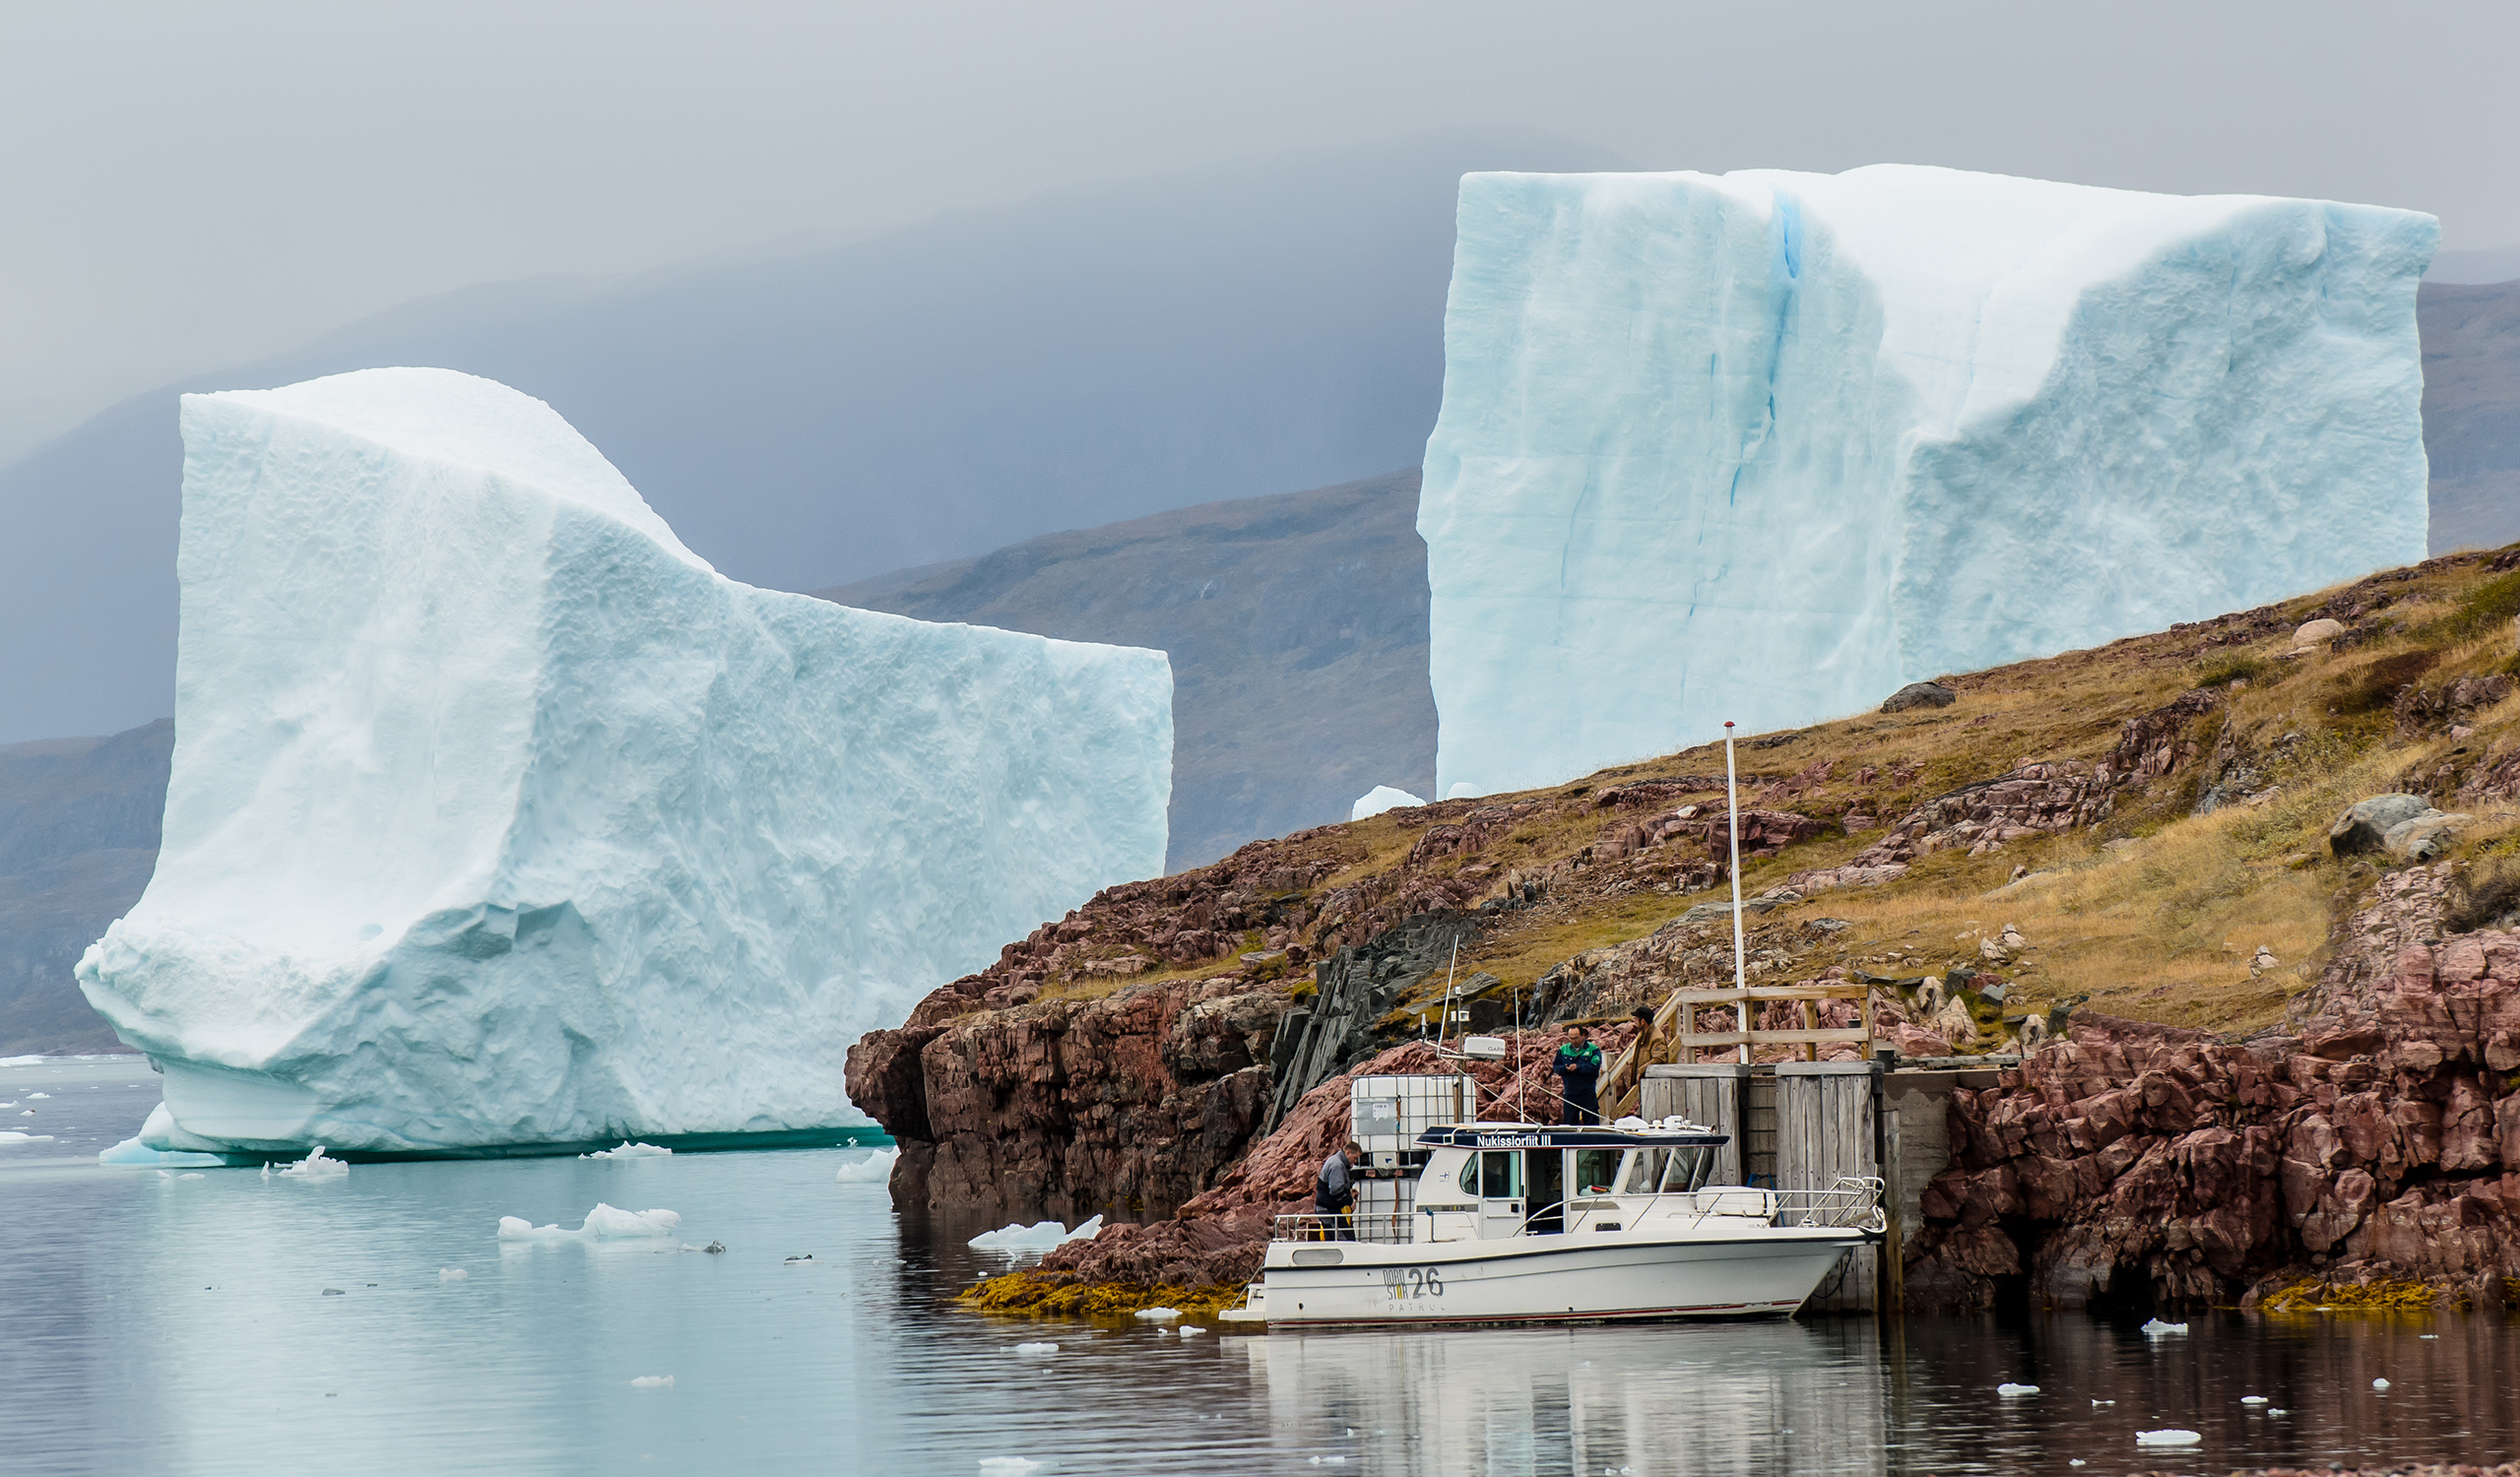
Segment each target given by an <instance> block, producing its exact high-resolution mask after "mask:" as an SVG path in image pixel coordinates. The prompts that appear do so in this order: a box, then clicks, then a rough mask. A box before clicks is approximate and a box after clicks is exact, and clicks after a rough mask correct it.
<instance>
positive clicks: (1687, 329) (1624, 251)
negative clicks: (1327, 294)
mask: <svg viewBox="0 0 2520 1477" xmlns="http://www.w3.org/2000/svg"><path fill="white" fill-rule="evenodd" d="M2436 234H2437V231H2436V227H2435V225H2434V223H2433V221H2432V219H2431V218H2430V217H2428V216H2421V215H2416V214H2413V213H2410V212H2405V211H2392V210H2379V209H2373V208H2369V207H2362V206H2347V205H2336V204H2330V203H2326V202H2320V201H2301V200H2274V199H2266V198H2262V197H2256V196H2215V197H2203V198H2181V197H2174V196H2165V195H2145V194H2136V193H2132V192H2128V191H2122V190H2100V189H2090V188H2086V187H2082V186H2077V185H2063V184H2051V183H2047V182H2044V181H2040V180H2029V179H2012V178H2005V177H2001V176H1996V175H1986V174H1971V173H1966V172H1963V171H1959V170H1952V169H1933V168H1916V167H1908V166H1897V165H1883V166H1877V167H1873V168H1866V169H1856V170H1852V171H1850V172H1848V173H1845V174H1839V175H1821V174H1801V173H1793V172H1788V171H1783V170H1747V171H1742V172H1737V173H1733V174H1726V175H1721V176H1714V175H1706V174H1697V173H1685V172H1684V173H1672V174H1583V175H1549V174H1472V175H1469V176H1467V177H1466V178H1464V179H1463V180H1462V182H1461V195H1460V211H1459V237H1458V243H1457V246H1456V248H1455V251H1454V269H1453V286H1452V296H1451V299H1450V302H1449V306H1448V308H1447V312H1446V318H1445V375H1444V405H1443V411H1442V414H1441V416H1440V417H1439V418H1438V420H1437V423H1436V428H1435V433H1434V435H1433V437H1432V438H1431V439H1430V440H1429V441H1428V443H1427V453H1426V478H1425V483H1424V493H1423V495H1422V497H1421V500H1420V503H1419V511H1418V531H1419V532H1420V533H1421V534H1422V535H1424V536H1425V538H1426V542H1427V555H1428V559H1427V575H1428V580H1429V584H1430V590H1431V595H1432V602H1433V603H1432V606H1431V613H1430V638H1431V643H1432V644H1431V658H1430V661H1431V668H1432V676H1433V680H1434V686H1435V698H1436V706H1437V708H1438V710H1439V712H1440V714H1441V716H1442V727H1441V733H1440V738H1439V740H1438V753H1437V763H1436V769H1437V786H1438V789H1437V793H1438V794H1440V795H1443V796H1446V797H1452V796H1454V795H1456V794H1473V795H1476V794H1488V793H1492V792H1495V791H1499V790H1508V789H1516V788H1521V787H1529V786H1539V785H1548V784H1555V783H1558V782H1560V781H1563V780H1566V779H1570V778H1573V777H1575V776H1577V775H1581V774H1584V773H1588V772H1590V771H1592V770H1594V769H1597V768H1599V767H1601V766H1603V765H1607V764H1614V763H1621V762H1625V761H1627V760H1631V759H1636V758H1640V757H1644V756H1646V755H1649V754H1656V753H1664V752H1668V751H1669V750H1671V749H1673V748H1676V747H1679V746H1682V745H1683V744H1685V743H1690V742H1696V741H1700V740H1702V739H1705V738H1711V737H1712V736H1713V735H1714V733H1715V732H1716V725H1717V724H1719V723H1720V722H1722V721H1723V720H1725V719H1732V720H1736V721H1738V722H1739V723H1740V724H1741V725H1742V729H1743V732H1745V733H1758V732H1761V731H1763V730H1767V729H1773V728H1782V727H1792V726H1797V725H1801V724H1806V723H1811V722H1816V721H1818V720H1821V719H1826V718H1831V717H1836V716H1840V715H1842V714H1846V713H1850V712H1855V711H1858V710H1861V709H1864V708H1868V707H1870V706H1872V705H1874V704H1876V703H1879V702H1880V701H1881V700H1882V699H1883V698H1884V697H1886V696H1888V695H1889V694H1890V693H1891V692H1892V691H1894V690H1895V689H1897V688H1898V687H1899V686H1900V685H1902V684H1903V683H1905V682H1907V681H1910V680H1914V679H1917V678H1922V677H1931V676H1934V675H1936V674H1941V673H1946V672H1965V671H1971V670H1974V669H1977V668H1982V667H1986V666H1991V665H1994V664H1997V663H2001V662H2007V661H2013V660H2018V659H2021V658H2026V657H2033V656H2043V655H2048V654H2051V653H2054V652H2057V651H2062V650H2066V649H2069V648H2071V647H2075V646H2080V645H2087V644H2096V643H2099V642H2101V641H2106V640H2109V639H2113V638H2115V637H2118V636H2122V635H2129V634H2133V633H2136V632H2140V631H2147V630H2155V629H2159V628H2160V627H2162V626H2165V625H2167V624H2169V623H2171V622H2173V621H2178V620H2186V619H2193V618H2196V617H2198V616H2202V615H2207V614H2212V613H2217V612H2220V611H2224V610H2237V609H2244V608H2246V607H2249V606H2252V605H2258V604H2262V603H2265V602H2267V601H2271V600H2275V599H2280V598H2282V597H2285V596H2290V595H2294V594H2298V593H2300V592H2302V591H2304V590H2310V589H2315V588H2317V587H2319V586H2320V585H2323V584H2327V583H2330V582H2332V581H2335V580H2339V579H2343V578H2347V577H2350V576H2353V575H2358V574H2361V573H2364V572H2366V571H2368V570H2371V569H2374V568H2379V567H2383V566H2385V565H2388V564H2393V563H2400V562H2409V561H2413V560H2416V559H2421V558H2422V557H2423V548H2424V526H2425V516H2426V514H2425V503H2424V482H2425V465H2424V456H2423V424H2422V420H2421V417H2420V401H2421V397H2422V393H2423V374H2422V369H2421V359H2420V353H2419V350H2418V346H2417V341H2416V327H2415V289H2416V283H2417V279H2418V278H2419V277H2420V276H2421V275H2422V274H2423V268H2424V266H2425V264H2426V263H2427V262H2428V261H2429V259H2430V256H2431V251H2432V244H2433V241H2434V239H2435V236H2436Z"/></svg>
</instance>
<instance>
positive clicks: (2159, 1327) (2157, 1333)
mask: <svg viewBox="0 0 2520 1477" xmlns="http://www.w3.org/2000/svg"><path fill="white" fill-rule="evenodd" d="M2143 1331H2144V1332H2145V1333H2147V1334H2150V1335H2151V1336H2152V1337H2154V1338H2160V1337H2161V1336H2162V1335H2163V1334H2165V1333H2185V1332H2186V1331H2187V1325H2186V1324H2185V1323H2165V1322H2163V1321H2162V1320H2161V1319H2160V1318H2152V1319H2149V1320H2148V1321H2146V1323H2145V1324H2144V1329H2143Z"/></svg>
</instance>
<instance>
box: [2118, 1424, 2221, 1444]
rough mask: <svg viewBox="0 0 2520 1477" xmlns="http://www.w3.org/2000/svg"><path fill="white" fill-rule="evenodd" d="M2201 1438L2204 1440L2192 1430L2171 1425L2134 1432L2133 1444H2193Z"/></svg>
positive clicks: (2201, 1439)
mask: <svg viewBox="0 0 2520 1477" xmlns="http://www.w3.org/2000/svg"><path fill="white" fill-rule="evenodd" d="M2203 1440H2205V1438H2203V1437H2201V1436H2199V1435H2197V1434H2196V1433H2195V1432H2193V1431H2181V1430H2179V1429H2178V1428H2176V1427H2171V1428H2170V1429H2168V1430H2166V1431H2138V1432H2136V1433H2135V1445H2139V1446H2193V1445H2196V1444H2197V1443H2198V1442H2201V1441H2203Z"/></svg>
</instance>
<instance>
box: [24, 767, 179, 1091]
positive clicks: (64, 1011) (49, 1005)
mask: <svg viewBox="0 0 2520 1477" xmlns="http://www.w3.org/2000/svg"><path fill="white" fill-rule="evenodd" d="M174 744H175V725H174V723H173V721H172V720H169V719H164V718H162V719H159V720H158V721H157V722H156V723H153V724H149V725H147V726H145V727H142V728H137V729H133V730H131V731H130V732H128V733H122V734H116V735H114V736H113V737H112V738H46V739H41V740H38V741H36V742H32V743H15V744H11V745H9V746H7V747H5V748H0V1057H6V1056H12V1055H15V1054H17V1053H20V1052H42V1051H113V1050H119V1048H118V1047H116V1046H115V1038H114V1034H113V1032H112V1030H111V1029H109V1028H108V1027H107V1026H106V1025H105V1023H104V1020H103V1018H102V1017H100V1016H98V1015H97V1013H96V1012H95V1011H94V1010H91V1009H90V1008H88V1001H87V997H86V996H84V995H81V994H80V993H79V986H78V983H77V982H76V981H75V980H73V979H72V978H71V975H70V971H71V970H72V968H74V967H75V966H76V965H77V964H78V962H79V956H80V955H81V954H84V953H86V952H87V951H88V945H89V944H91V943H94V942H96V941H97V935H99V934H101V933H102V932H104V931H105V926H106V925H107V924H110V923H112V922H113V921H114V920H115V919H117V918H120V917H122V915H123V914H124V913H126V912H128V911H130V908H131V905H132V904H133V903H136V902H138V901H140V894H141V890H142V889H143V888H145V887H147V886H148V885H149V872H150V869H151V868H152V867H155V866H156V865H157V861H158V835H159V824H160V822H161V820H162V818H163V816H164V814H165V809H166V766H167V761H168V757H169V755H170V754H172V752H173V750H174Z"/></svg>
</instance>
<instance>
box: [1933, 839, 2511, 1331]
mask: <svg viewBox="0 0 2520 1477" xmlns="http://www.w3.org/2000/svg"><path fill="white" fill-rule="evenodd" d="M2446 871H2447V868H2446V867H2419V868H2411V869H2409V870H2407V871H2404V872H2400V873H2396V874H2394V875H2391V876H2387V877H2384V878H2382V879H2381V880H2380V882H2379V884H2378V886H2377V887H2376V888H2375V889H2374V892H2373V894H2372V896H2371V897H2370V899H2369V900H2368V901H2367V902H2366V904H2365V906H2364V907H2362V908H2361V909H2359V910H2358V911H2357V912H2356V913H2355V915H2354V916H2353V917H2352V918H2351V919H2349V920H2348V921H2347V922H2346V923H2345V924H2344V925H2343V926H2341V927H2340V929H2339V930H2338V933H2337V938H2336V940H2335V957H2334V959H2333V961H2332V962H2331V963H2330V964H2329V966H2328V967H2327V970H2326V972H2325V974H2324V975H2323V977H2322V979H2321V983H2320V985H2319V987H2318V989H2317V991H2316V992H2314V993H2313V995H2312V996H2311V997H2310V999H2309V1001H2308V1008H2307V1010H2306V1011H2305V1013H2304V1017H2303V1018H2302V1019H2301V1020H2300V1021H2299V1023H2298V1030H2299V1034H2298V1035H2269V1036H2266V1037H2263V1038H2259V1039H2256V1040H2253V1041H2250V1042H2247V1043H2240V1044H2233V1043H2228V1042H2222V1041H2218V1040H2216V1039H2214V1038H2212V1037H2209V1036H2206V1035H2205V1034H2203V1033H2201V1032H2195V1031H2182V1030H2177V1029H2174V1028H2170V1027H2165V1026H2155V1025H2146V1024H2141V1023H2138V1022H2134V1021H2122V1020H2113V1019H2109V1018H2106V1017H2078V1018H2077V1020H2076V1023H2075V1028H2074V1030H2073V1032H2072V1040H2071V1041H2070V1042H2067V1043H2060V1044H2057V1045H2054V1046H2051V1047H2049V1048H2048V1049H2047V1050H2045V1051H2041V1052H2039V1053H2037V1054H2035V1056H2033V1057H2031V1058H2030V1059H2029V1060H2025V1061H2024V1062H2023V1063H2022V1065H2021V1066H2020V1068H2019V1069H2017V1070H2014V1071H2008V1072H2006V1073H2005V1074H2004V1077H2003V1079H2002V1082H2001V1084H2000V1085H1999V1086H1997V1087H1994V1088H1989V1089H1986V1090H1984V1091H1981V1092H1975V1093H1971V1092H1967V1091H1960V1092H1955V1093H1954V1094H1953V1098H1952V1108H1951V1135H1952V1141H1953V1145H1954V1154H1953V1160H1952V1165H1951V1168H1950V1169H1948V1170H1946V1171H1945V1172H1944V1173H1943V1174H1942V1175H1941V1176H1939V1177H1937V1178H1936V1179H1935V1180H1934V1182H1933V1183H1932V1184H1931V1185H1930V1186H1928V1187H1927V1188H1926V1189H1925V1192H1924V1197H1923V1207H1922V1208H1923V1217H1924V1225H1923V1226H1922V1227H1921V1228H1919V1229H1918V1231H1917V1232H1916V1233H1915V1234H1913V1235H1912V1237H1911V1239H1910V1241H1909V1243H1908V1248H1907V1251H1908V1276H1907V1287H1908V1296H1909V1301H1910V1304H1911V1306H1914V1307H1918V1308H1976V1307H1984V1306H1987V1305H1988V1304H1990V1303H1992V1302H1993V1301H1994V1300H1995V1298H1996V1297H1997V1295H1998V1293H1999V1291H2000V1290H2001V1287H2002V1284H2003V1282H2004V1281H2005V1279H2011V1278H2026V1279H2027V1291H2028V1292H2029V1293H2030V1294H2031V1295H2032V1296H2033V1297H2034V1298H2035V1299H2038V1300H2041V1301H2044V1302H2046V1303H2048V1304H2050V1305H2054V1306H2068V1307H2070V1306H2081V1305H2085V1304H2090V1303H2093V1302H2098V1301H2102V1300H2119V1301H2123V1300H2127V1299H2130V1298H2131V1299H2137V1300H2154V1299H2158V1300H2163V1301H2167V1302H2174V1303H2187V1304H2204V1303H2214V1302H2229V1301H2231V1300H2233V1299H2235V1298H2238V1297H2240V1296H2242V1295H2243V1294H2244V1293H2246V1292H2248V1291H2250V1290H2251V1289H2253V1288H2263V1287H2265V1286H2267V1285H2270V1284H2272V1283H2276V1282H2282V1281H2286V1280H2294V1279H2299V1278H2304V1277H2310V1276H2317V1277H2320V1278H2325V1279H2330V1280H2357V1279H2358V1278H2367V1277H2369V1276H2372V1275H2387V1276H2392V1277H2403V1278H2418V1279H2423V1280H2425V1281H2428V1282H2431V1283H2433V1284H2435V1285H2436V1286H2440V1287H2443V1288H2446V1289H2460V1290H2469V1291H2473V1292H2474V1293H2475V1294H2476V1295H2477V1296H2479V1297H2481V1298H2487V1299H2490V1300H2492V1301H2494V1302H2499V1301H2500V1299H2501V1295H2502V1294H2501V1289H2502V1286H2503V1283H2502V1279H2503V1278H2505V1277H2509V1276H2513V1275H2520V1091H2515V1090H2514V1085H2515V1081H2514V1076H2513V1073H2514V1071H2515V1069H2520V935H2514V934H2511V933H2506V932H2500V931H2485V932H2477V933H2471V934H2465V935H2454V936H2450V937H2446V938H2445V937H2443V936H2441V934H2440V931H2439V930H2440V919H2441V911H2442V903H2443V896H2444V892H2445V889H2446V876H2445V873H2446Z"/></svg>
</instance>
